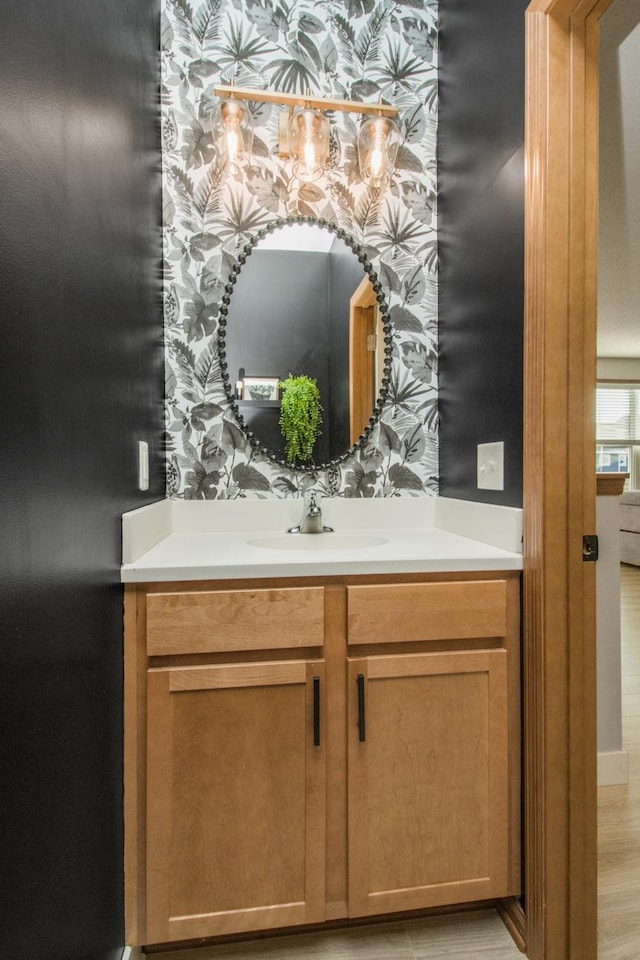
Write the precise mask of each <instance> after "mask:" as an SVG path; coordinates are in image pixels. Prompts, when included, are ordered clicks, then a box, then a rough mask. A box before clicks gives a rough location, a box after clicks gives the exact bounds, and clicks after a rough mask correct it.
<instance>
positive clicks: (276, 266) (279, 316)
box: [219, 218, 391, 469]
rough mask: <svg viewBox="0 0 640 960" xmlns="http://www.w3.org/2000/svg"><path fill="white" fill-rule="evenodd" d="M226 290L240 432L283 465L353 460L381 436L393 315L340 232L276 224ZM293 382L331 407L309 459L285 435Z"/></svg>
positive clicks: (228, 358)
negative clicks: (374, 431)
mask: <svg viewBox="0 0 640 960" xmlns="http://www.w3.org/2000/svg"><path fill="white" fill-rule="evenodd" d="M226 289H227V296H225V297H224V298H223V307H222V308H221V311H220V312H221V321H220V333H219V338H220V347H221V357H223V358H225V360H224V362H223V369H222V373H223V377H224V379H225V388H226V390H227V395H228V396H229V397H231V398H233V399H232V405H233V408H234V410H235V411H236V415H237V417H238V422H239V424H240V426H241V427H242V428H243V429H244V430H245V431H246V432H247V434H248V436H249V437H250V438H251V440H252V442H253V443H254V445H255V446H257V447H260V448H262V449H263V452H264V453H266V454H267V455H268V456H270V457H271V458H272V459H274V460H277V461H279V462H282V461H286V462H287V463H290V464H291V465H293V466H296V467H299V468H302V469H310V468H312V467H314V466H326V465H329V464H331V463H335V462H337V461H339V460H342V459H344V458H345V457H346V456H348V455H349V453H350V452H351V451H352V450H353V448H354V447H355V446H356V445H357V444H358V442H363V438H364V437H366V435H367V434H368V433H369V432H370V431H371V428H372V425H373V423H374V422H375V420H376V419H377V415H378V413H379V411H380V409H381V407H382V404H383V399H384V396H385V394H386V390H387V383H388V375H389V370H390V368H391V336H390V333H391V325H390V321H389V317H388V315H387V307H386V304H385V301H384V297H383V295H382V292H381V285H380V283H379V281H378V278H377V276H376V274H375V271H374V270H373V267H372V265H371V263H370V262H369V261H368V260H367V258H366V256H365V255H364V253H363V251H362V248H361V247H359V246H358V244H357V243H356V241H355V240H354V239H353V238H351V237H349V236H348V235H347V234H346V233H345V231H343V230H340V229H338V228H336V227H335V226H334V225H332V224H325V223H322V221H318V222H317V223H314V222H308V221H306V220H305V219H304V218H297V219H289V220H281V221H276V222H275V223H274V224H271V225H270V227H269V228H268V229H267V230H261V231H260V234H259V235H258V236H257V237H256V238H254V239H253V240H252V241H251V243H249V244H247V246H246V247H245V248H244V253H242V254H241V255H240V256H239V258H238V264H237V266H235V267H234V269H233V271H232V274H231V276H230V278H229V284H228V285H227V288H226ZM290 376H291V377H295V378H297V377H301V376H303V377H308V378H310V379H312V380H314V381H315V382H316V384H317V388H318V391H319V397H320V403H321V406H322V423H321V426H320V433H319V435H318V437H317V439H316V441H315V443H314V445H313V450H312V453H311V456H310V457H308V458H306V459H300V458H298V457H293V458H292V457H290V456H288V455H287V449H288V448H287V445H286V441H285V437H284V435H283V428H282V426H281V416H282V402H283V393H285V392H286V388H285V390H284V391H283V390H282V389H281V384H282V381H284V380H286V379H287V378H288V377H290Z"/></svg>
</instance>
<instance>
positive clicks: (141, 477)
mask: <svg viewBox="0 0 640 960" xmlns="http://www.w3.org/2000/svg"><path fill="white" fill-rule="evenodd" d="M138 488H139V489H140V490H148V489H149V444H148V443H147V442H146V441H145V440H138Z"/></svg>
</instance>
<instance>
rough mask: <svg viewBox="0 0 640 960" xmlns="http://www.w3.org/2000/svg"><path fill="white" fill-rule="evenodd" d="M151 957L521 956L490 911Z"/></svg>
mask: <svg viewBox="0 0 640 960" xmlns="http://www.w3.org/2000/svg"><path fill="white" fill-rule="evenodd" d="M150 960H522V954H521V953H520V951H519V950H518V949H517V948H516V946H515V944H514V942H513V940H512V939H511V937H510V936H509V934H508V933H507V931H506V929H505V927H504V924H503V923H502V921H501V920H500V918H499V917H498V915H497V914H496V913H495V911H493V910H483V911H481V912H476V913H461V914H460V913H459V914H456V915H455V916H452V915H449V916H442V917H431V918H429V919H425V920H410V921H405V922H397V923H377V924H374V925H368V926H362V927H350V928H349V929H346V930H331V931H327V932H324V933H309V934H295V935H293V936H289V937H278V938H275V939H266V940H255V941H253V942H250V943H233V944H226V945H225V944H221V945H220V946H215V947H199V948H197V949H193V950H177V951H172V952H171V953H162V954H153V955H152V957H150Z"/></svg>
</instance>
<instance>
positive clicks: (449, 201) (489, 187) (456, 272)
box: [438, 0, 529, 506]
mask: <svg viewBox="0 0 640 960" xmlns="http://www.w3.org/2000/svg"><path fill="white" fill-rule="evenodd" d="M528 2H529V0H491V2H490V3H478V0H440V60H439V85H440V108H439V111H440V112H439V131H438V179H439V205H438V212H439V221H438V231H439V253H440V293H439V338H440V398H439V406H440V418H441V433H440V493H441V495H442V496H446V497H460V498H462V499H465V500H480V501H483V502H485V503H501V504H505V505H508V506H521V504H522V339H523V298H524V214H523V205H524V167H523V160H524V157H523V142H524V11H525V9H526V7H527V6H528ZM499 440H503V441H504V443H505V489H504V491H502V492H492V491H486V490H478V489H477V488H476V445H477V444H479V443H491V442H494V441H499Z"/></svg>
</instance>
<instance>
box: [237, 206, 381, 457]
mask: <svg viewBox="0 0 640 960" xmlns="http://www.w3.org/2000/svg"><path fill="white" fill-rule="evenodd" d="M300 223H304V224H310V225H316V226H318V227H321V228H322V229H324V230H330V231H331V232H332V233H335V235H336V236H337V237H338V238H339V239H340V240H342V241H343V242H344V243H345V244H346V245H347V246H348V247H350V248H351V250H353V252H354V254H355V255H356V257H357V258H358V260H359V261H360V263H361V264H362V268H363V270H364V272H365V273H366V274H367V275H368V277H369V279H370V280H371V285H372V287H373V291H374V293H375V295H376V299H377V301H378V305H379V307H380V316H381V319H382V329H383V331H384V368H383V377H382V387H381V389H380V392H379V394H378V398H377V400H376V403H375V406H374V410H373V414H372V416H371V417H369V423H368V424H367V426H366V427H365V428H364V431H363V433H362V435H361V436H360V438H359V439H358V440H357V441H356V442H355V443H354V445H353V446H352V447H350V448H349V449H348V450H346V451H345V452H344V453H343V454H341V455H340V456H339V457H334V458H333V459H332V460H329V461H327V463H309V464H306V463H305V464H297V463H289V462H288V461H287V460H283V459H281V458H279V457H277V456H276V455H275V454H274V453H272V452H271V451H270V450H269V449H268V448H267V447H265V446H263V445H262V444H261V443H260V440H259V439H258V437H256V436H255V435H254V434H253V433H252V431H251V430H247V427H246V425H245V422H244V418H243V416H242V414H241V413H240V409H239V407H238V404H237V402H236V398H235V395H234V390H233V386H232V384H231V380H230V379H229V369H228V367H227V353H226V349H225V344H226V337H225V332H226V326H227V317H228V314H229V304H230V303H231V294H232V293H233V287H234V284H235V282H236V280H237V277H238V274H239V273H240V271H241V269H242V267H243V265H244V264H245V263H246V260H247V257H249V256H251V254H252V253H253V248H254V247H255V246H256V244H258V243H259V242H260V240H262V239H263V238H264V237H266V235H267V234H268V233H273V232H274V231H275V230H278V229H279V228H281V227H286V226H290V225H292V224H300ZM224 291H225V292H224V295H223V297H222V299H221V302H220V308H219V316H218V356H219V358H220V371H221V373H222V380H223V383H224V392H225V394H226V397H227V400H228V401H229V406H230V408H231V410H232V412H233V414H234V416H235V419H236V423H237V425H238V427H239V428H240V429H241V430H242V431H243V433H244V435H245V436H246V438H247V440H248V441H249V443H250V444H251V446H252V447H253V448H254V449H255V450H257V451H259V452H260V453H261V454H262V455H263V456H266V457H269V459H270V460H272V461H273V462H274V463H277V464H279V465H280V466H282V467H287V468H288V469H290V470H300V471H302V472H305V473H314V472H316V471H318V470H328V469H330V468H331V467H334V466H336V465H337V464H339V463H342V462H343V461H344V460H347V459H348V458H349V457H351V456H353V454H354V453H356V452H357V451H358V450H359V449H361V448H362V447H364V446H365V445H366V444H367V443H368V441H369V438H370V436H371V433H372V431H373V429H374V427H375V425H376V423H377V422H378V419H379V417H380V413H381V412H382V408H383V407H384V402H385V399H386V397H387V394H388V392H389V374H390V372H391V359H392V351H391V344H392V342H393V336H392V325H391V318H390V316H389V308H388V306H387V302H386V300H385V298H384V296H383V293H382V284H381V283H380V281H379V279H378V276H377V274H376V272H375V270H374V269H373V265H372V263H371V261H370V260H369V258H368V257H367V255H366V253H365V252H364V248H363V247H362V245H361V244H359V243H357V242H356V240H354V238H353V237H352V236H350V235H349V234H348V233H347V232H346V230H343V229H342V228H341V227H338V225H337V224H335V223H333V222H332V221H330V220H324V219H322V218H320V219H318V220H316V219H315V218H314V217H281V218H279V219H278V220H273V221H272V222H271V223H269V224H267V226H266V227H263V228H262V229H261V230H258V232H257V234H256V235H255V237H253V238H252V239H251V240H250V241H249V243H246V244H245V246H244V247H243V248H242V251H241V252H240V253H239V255H238V257H237V263H236V264H234V266H233V268H232V270H231V273H230V274H229V279H228V281H227V283H226V285H225V288H224Z"/></svg>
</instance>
